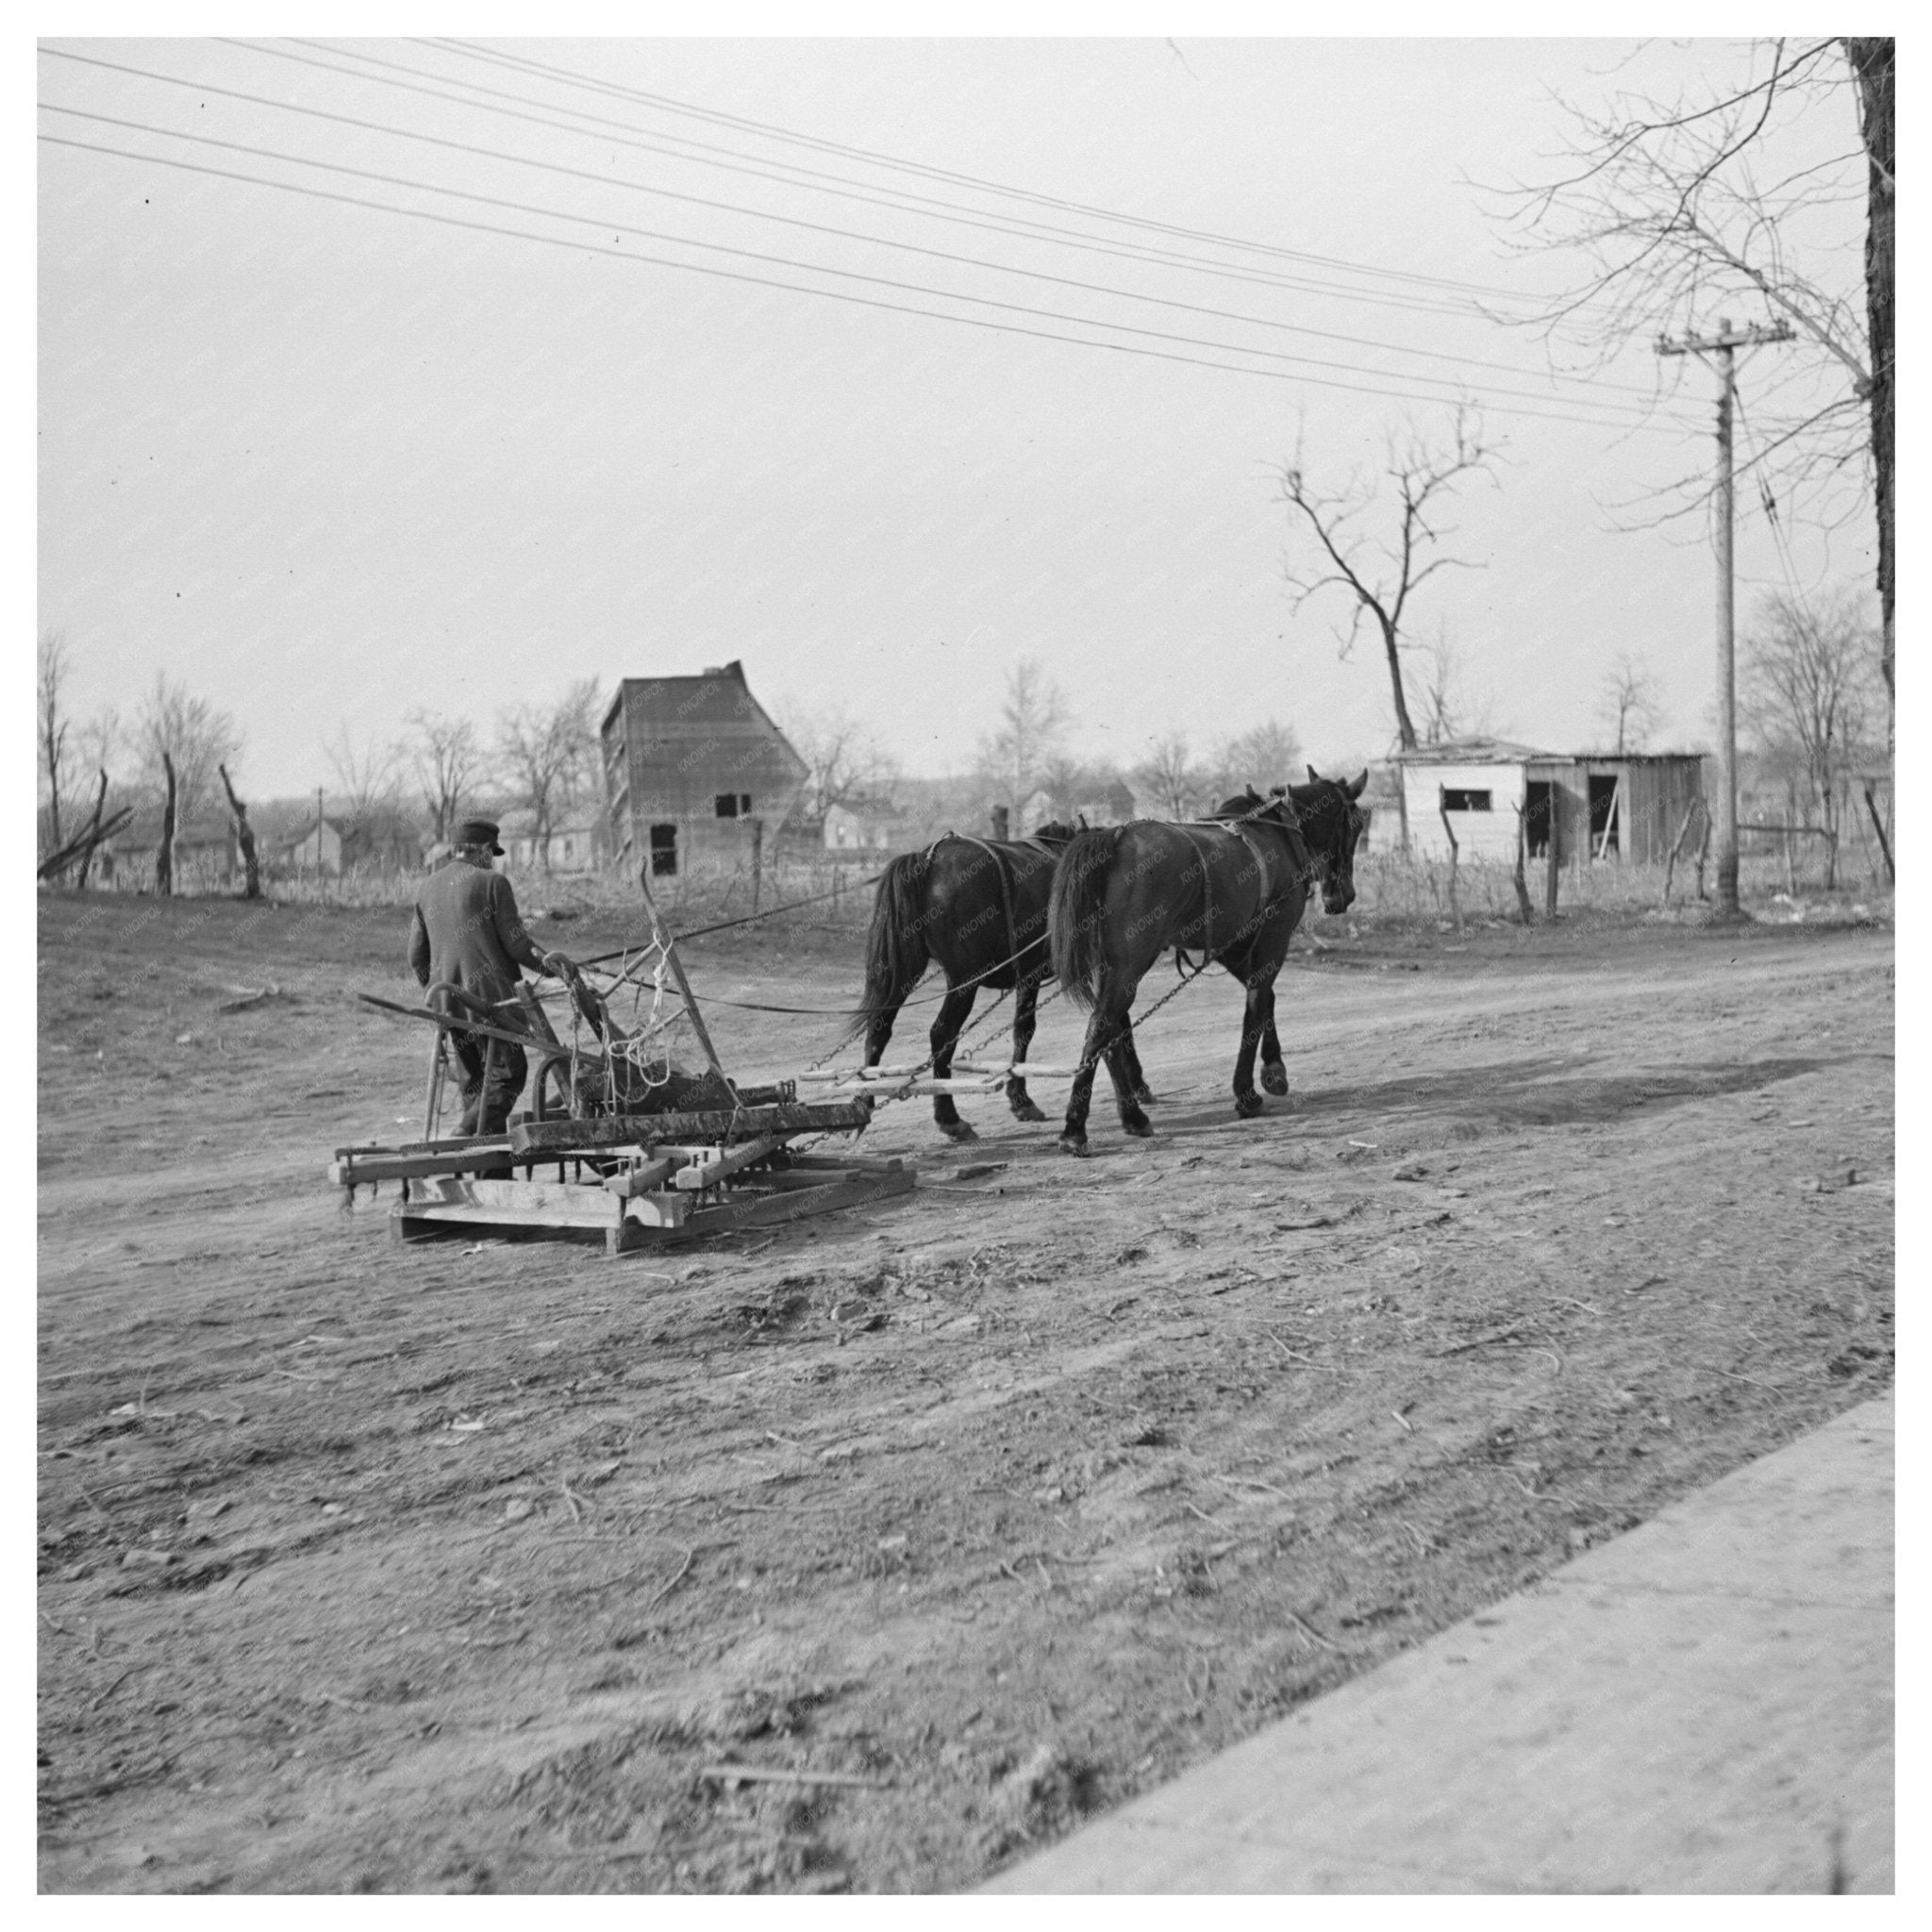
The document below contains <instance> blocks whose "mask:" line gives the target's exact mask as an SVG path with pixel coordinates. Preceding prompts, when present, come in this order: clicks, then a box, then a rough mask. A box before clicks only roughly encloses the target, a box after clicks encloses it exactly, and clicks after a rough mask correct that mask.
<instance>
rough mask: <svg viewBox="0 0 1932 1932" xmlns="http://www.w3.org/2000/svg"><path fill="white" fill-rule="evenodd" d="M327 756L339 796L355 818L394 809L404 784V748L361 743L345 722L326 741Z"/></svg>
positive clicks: (368, 741) (371, 740)
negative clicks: (334, 776) (398, 793)
mask: <svg viewBox="0 0 1932 1932" xmlns="http://www.w3.org/2000/svg"><path fill="white" fill-rule="evenodd" d="M322 749H323V755H324V756H325V758H327V759H328V762H329V769H330V770H331V771H332V772H334V774H336V784H337V787H338V795H339V796H340V797H341V800H342V803H343V805H344V806H345V807H346V808H347V809H348V813H349V816H350V817H351V818H353V819H366V818H368V817H369V816H370V815H371V814H372V813H373V812H377V811H384V810H392V809H393V808H395V804H396V795H397V792H398V791H399V790H400V788H401V784H402V763H403V749H402V747H401V746H400V745H398V744H395V743H393V742H386V741H381V740H378V739H376V738H375V737H374V736H365V737H364V738H363V740H362V741H361V742H360V743H359V744H358V743H357V741H356V740H355V738H354V737H353V736H352V735H351V733H350V730H349V726H348V722H347V720H344V721H343V722H342V723H341V724H338V725H337V726H336V728H335V730H334V731H333V732H332V733H331V734H330V735H329V736H328V737H327V738H325V739H324V740H323V741H322Z"/></svg>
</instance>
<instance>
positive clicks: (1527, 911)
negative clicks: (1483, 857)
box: [1515, 804, 1536, 925]
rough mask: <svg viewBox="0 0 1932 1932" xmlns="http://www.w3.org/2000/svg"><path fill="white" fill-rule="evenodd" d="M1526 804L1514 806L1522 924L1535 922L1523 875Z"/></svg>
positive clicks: (1518, 894)
mask: <svg viewBox="0 0 1932 1932" xmlns="http://www.w3.org/2000/svg"><path fill="white" fill-rule="evenodd" d="M1527 811H1528V807H1527V805H1526V804H1524V805H1519V806H1518V807H1517V808H1516V874H1515V885H1516V909H1517V911H1519V912H1520V913H1522V915H1523V923H1524V925H1534V924H1536V912H1535V909H1534V908H1532V907H1531V905H1530V903H1529V883H1528V881H1527V880H1526V879H1525V878H1524V875H1523V869H1524V862H1525V860H1526V858H1527V856H1528V853H1529V820H1528V817H1527V816H1526V813H1527Z"/></svg>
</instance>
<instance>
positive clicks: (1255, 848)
mask: <svg viewBox="0 0 1932 1932" xmlns="http://www.w3.org/2000/svg"><path fill="white" fill-rule="evenodd" d="M1275 803H1277V801H1276V800H1274V799H1272V798H1271V799H1267V800H1265V801H1264V802H1263V803H1262V804H1260V805H1257V807H1255V808H1254V809H1253V810H1252V811H1245V812H1242V813H1241V815H1240V816H1239V817H1238V818H1232V819H1185V820H1180V821H1178V822H1176V823H1175V824H1174V829H1175V830H1176V831H1180V832H1185V833H1187V834H1188V839H1189V842H1190V843H1191V844H1192V843H1193V834H1194V833H1195V832H1196V831H1197V830H1198V831H1216V832H1226V833H1228V834H1229V835H1230V836H1232V837H1234V838H1237V839H1239V840H1240V841H1241V843H1242V844H1243V845H1245V846H1246V847H1247V848H1248V850H1249V851H1250V852H1252V853H1253V854H1254V855H1255V863H1256V865H1257V867H1258V868H1259V869H1260V874H1261V881H1262V887H1263V891H1262V894H1261V903H1260V905H1259V906H1258V907H1257V908H1255V911H1254V914H1253V915H1252V917H1250V918H1249V919H1248V920H1247V921H1246V922H1245V923H1244V924H1242V926H1241V931H1240V932H1238V933H1236V934H1235V936H1234V938H1233V940H1232V941H1229V943H1228V945H1226V946H1224V947H1222V948H1221V950H1222V952H1223V953H1226V952H1228V951H1230V950H1231V949H1232V948H1233V947H1234V946H1238V945H1239V944H1240V943H1241V939H1242V937H1243V936H1244V935H1245V934H1246V933H1248V932H1250V931H1252V930H1253V929H1254V928H1255V927H1257V926H1258V925H1260V924H1263V923H1264V922H1265V921H1266V920H1267V918H1268V916H1269V914H1270V913H1272V912H1273V911H1274V908H1275V905H1276V903H1277V901H1278V900H1279V898H1280V897H1281V894H1279V893H1278V892H1276V891H1274V874H1273V873H1272V871H1271V870H1270V867H1269V864H1268V852H1267V848H1266V846H1265V845H1263V844H1262V842H1261V841H1259V840H1257V838H1255V837H1254V836H1253V834H1252V832H1251V831H1250V830H1249V822H1250V821H1251V820H1254V819H1257V818H1258V817H1260V815H1261V814H1262V813H1263V812H1264V811H1266V810H1267V809H1268V808H1269V807H1271V806H1273V805H1274V804H1275ZM1281 829H1282V830H1284V831H1286V832H1288V833H1289V834H1291V836H1292V837H1294V838H1295V840H1296V842H1297V843H1300V842H1301V840H1300V827H1299V826H1297V825H1287V824H1284V825H1283V826H1282V827H1281ZM1306 849H1307V848H1306V846H1304V850H1306ZM1195 850H1196V851H1197V852H1199V853H1200V855H1201V963H1200V965H1199V967H1198V968H1196V969H1195V973H1194V974H1193V976H1194V977H1195V978H1199V977H1200V975H1201V974H1203V973H1205V972H1207V970H1208V967H1209V966H1211V965H1212V964H1213V963H1214V954H1215V949H1214V945H1213V933H1214V887H1213V883H1212V874H1211V872H1210V870H1209V868H1208V853H1207V850H1206V848H1204V847H1202V846H1198V845H1196V846H1195ZM1186 958H1187V948H1186V947H1185V946H1176V947H1175V948H1174V970H1175V971H1176V972H1179V971H1181V970H1182V967H1183V965H1184V962H1185V960H1186Z"/></svg>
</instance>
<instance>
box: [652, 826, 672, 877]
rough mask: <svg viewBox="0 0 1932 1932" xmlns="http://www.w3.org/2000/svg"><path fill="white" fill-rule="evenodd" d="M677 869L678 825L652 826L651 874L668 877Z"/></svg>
mask: <svg viewBox="0 0 1932 1932" xmlns="http://www.w3.org/2000/svg"><path fill="white" fill-rule="evenodd" d="M676 871H677V827H676V826H675V825H653V826H652V827H651V876H652V877H653V878H668V877H670V876H671V875H672V874H675V872H676Z"/></svg>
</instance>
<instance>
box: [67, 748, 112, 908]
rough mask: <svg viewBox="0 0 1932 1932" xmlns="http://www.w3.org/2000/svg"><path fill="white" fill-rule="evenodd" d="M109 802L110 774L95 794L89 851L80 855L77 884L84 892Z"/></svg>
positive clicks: (102, 778)
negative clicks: (105, 809) (102, 814)
mask: <svg viewBox="0 0 1932 1932" xmlns="http://www.w3.org/2000/svg"><path fill="white" fill-rule="evenodd" d="M107 802H108V774H107V773H106V772H105V771H103V772H102V774H101V789H100V790H99V791H96V792H95V793H94V815H93V817H92V818H91V819H90V820H89V821H88V827H87V850H86V851H85V852H83V853H82V854H81V855H80V875H79V877H78V879H77V880H76V881H75V884H76V885H77V886H78V887H79V888H80V890H81V891H86V890H87V875H88V872H89V870H90V868H91V867H92V865H93V862H94V847H95V846H96V845H98V844H99V843H100V840H101V808H102V807H103V806H104V805H106V804H107Z"/></svg>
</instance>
